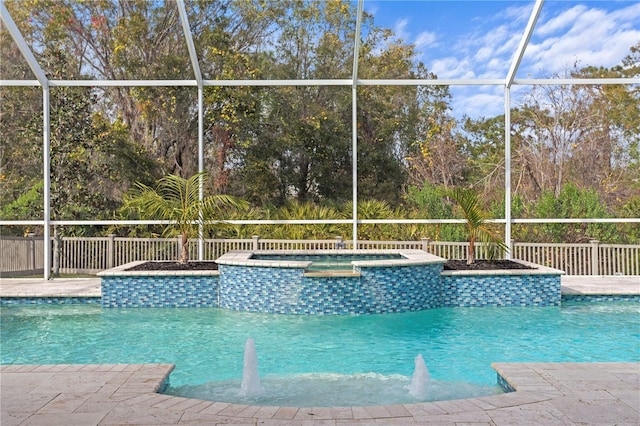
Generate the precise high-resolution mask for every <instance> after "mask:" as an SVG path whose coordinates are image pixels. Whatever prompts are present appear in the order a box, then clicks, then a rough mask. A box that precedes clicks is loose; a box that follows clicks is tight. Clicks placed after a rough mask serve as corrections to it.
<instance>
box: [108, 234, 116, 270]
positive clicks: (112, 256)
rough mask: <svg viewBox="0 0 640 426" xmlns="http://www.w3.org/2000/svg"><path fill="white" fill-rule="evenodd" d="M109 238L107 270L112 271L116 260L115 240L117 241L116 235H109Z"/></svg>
mask: <svg viewBox="0 0 640 426" xmlns="http://www.w3.org/2000/svg"><path fill="white" fill-rule="evenodd" d="M107 237H109V239H108V240H107V269H111V268H113V266H114V263H115V262H114V259H115V244H114V240H115V237H116V236H115V234H109V235H107Z"/></svg>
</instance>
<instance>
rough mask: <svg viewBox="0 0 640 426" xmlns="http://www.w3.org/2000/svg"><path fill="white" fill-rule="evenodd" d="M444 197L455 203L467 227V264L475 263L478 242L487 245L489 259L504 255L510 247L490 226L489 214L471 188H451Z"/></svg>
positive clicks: (446, 190)
mask: <svg viewBox="0 0 640 426" xmlns="http://www.w3.org/2000/svg"><path fill="white" fill-rule="evenodd" d="M444 196H445V197H448V198H450V199H452V200H453V201H455V202H456V203H457V204H458V206H459V207H460V210H461V211H462V215H463V217H464V220H465V221H466V225H467V233H468V237H469V253H468V255H467V264H468V265H471V264H472V263H473V262H474V261H475V245H476V241H480V242H482V243H484V244H485V245H486V248H487V258H488V259H489V260H492V259H495V258H496V257H498V256H499V255H503V254H504V253H505V252H506V251H507V249H508V247H507V245H506V244H505V243H504V242H503V241H502V238H500V235H498V234H497V233H496V232H495V231H494V230H493V229H492V228H491V227H490V226H489V219H490V218H491V217H490V215H489V213H488V212H487V211H485V210H483V209H482V207H481V206H480V200H479V199H478V194H477V193H476V192H475V191H474V190H473V189H471V188H449V189H445V191H444Z"/></svg>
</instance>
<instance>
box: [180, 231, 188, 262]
mask: <svg viewBox="0 0 640 426" xmlns="http://www.w3.org/2000/svg"><path fill="white" fill-rule="evenodd" d="M181 237H182V253H181V254H180V263H187V262H188V261H189V238H188V236H187V234H186V233H183V234H182V235H181Z"/></svg>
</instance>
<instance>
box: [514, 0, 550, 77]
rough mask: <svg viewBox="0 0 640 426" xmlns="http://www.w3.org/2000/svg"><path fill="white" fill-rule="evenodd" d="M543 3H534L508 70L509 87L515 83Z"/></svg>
mask: <svg viewBox="0 0 640 426" xmlns="http://www.w3.org/2000/svg"><path fill="white" fill-rule="evenodd" d="M543 4H544V0H536V3H535V4H534V5H533V10H532V11H531V16H529V22H528V23H527V27H526V28H525V30H524V35H523V36H522V40H520V45H519V46H518V50H517V51H516V54H515V57H514V59H513V62H511V66H510V67H509V72H507V81H506V84H505V86H506V87H507V88H509V87H511V85H512V84H513V80H514V78H515V77H516V73H517V72H518V68H519V67H520V63H521V62H522V57H523V56H524V51H525V50H526V48H527V45H528V44H529V40H530V39H531V34H533V28H534V27H535V26H536V22H537V21H538V17H539V16H540V11H541V10H542V5H543Z"/></svg>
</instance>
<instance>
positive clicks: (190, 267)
mask: <svg viewBox="0 0 640 426" xmlns="http://www.w3.org/2000/svg"><path fill="white" fill-rule="evenodd" d="M217 270H218V264H217V263H215V262H187V263H180V262H145V263H141V264H139V265H137V266H133V267H131V268H129V269H127V271H217Z"/></svg>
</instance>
